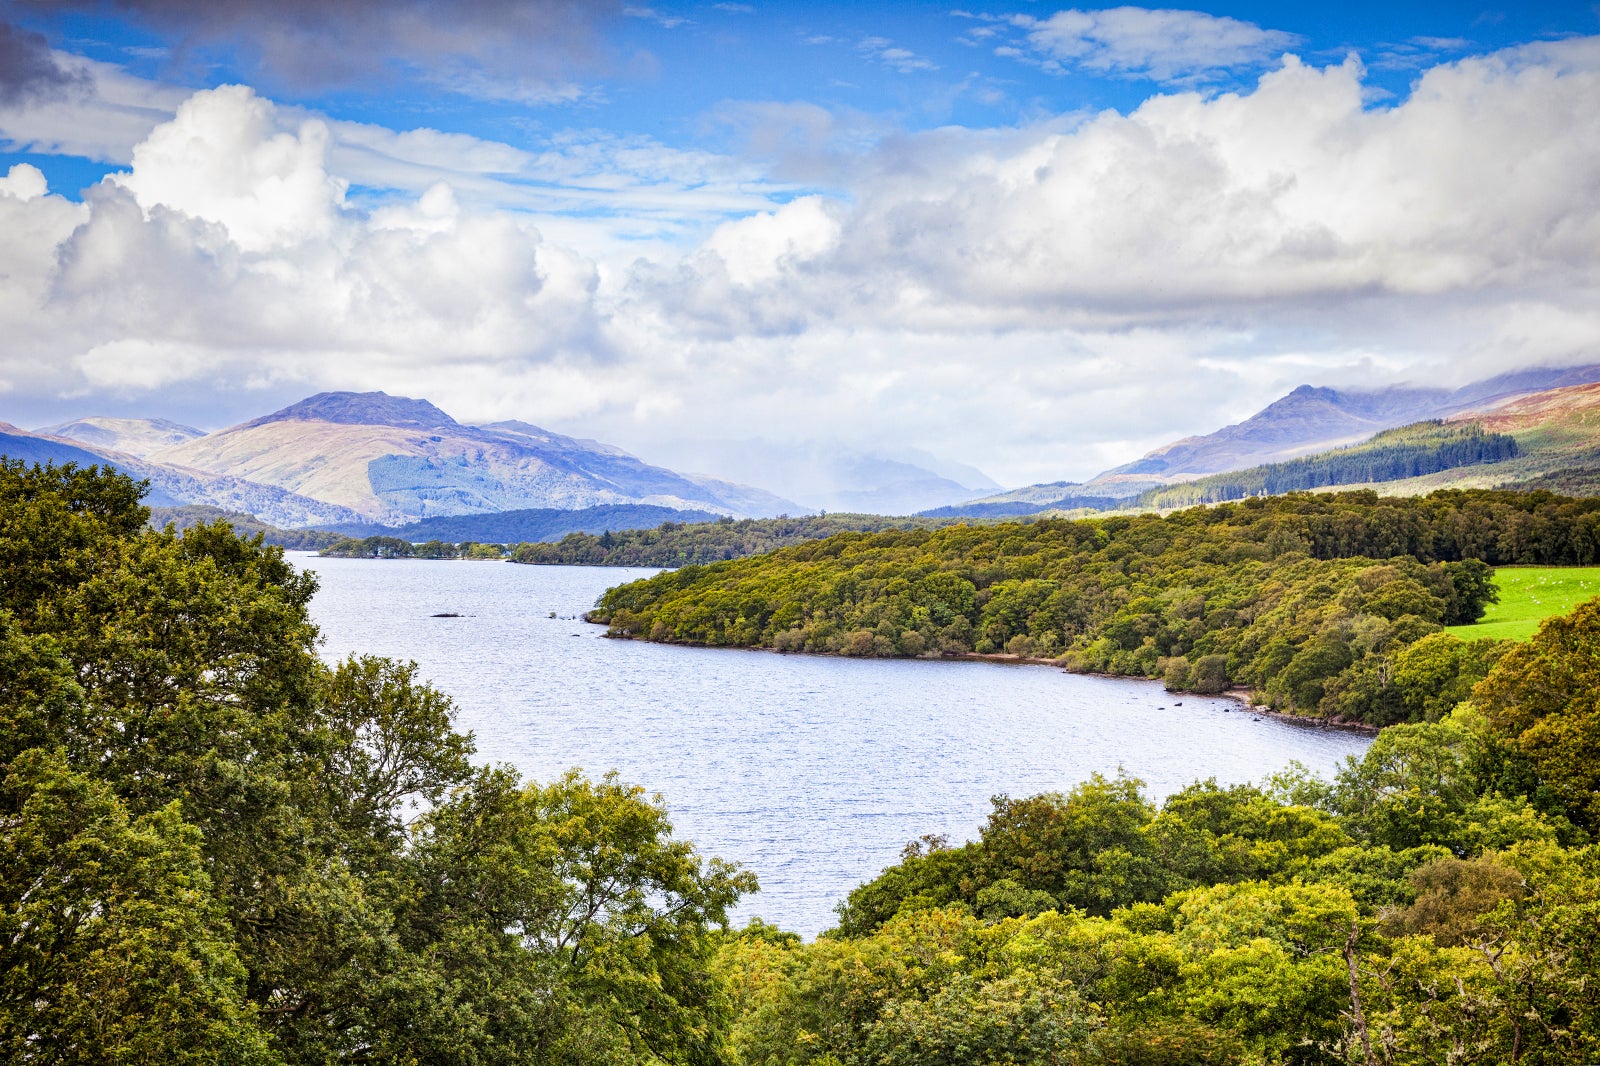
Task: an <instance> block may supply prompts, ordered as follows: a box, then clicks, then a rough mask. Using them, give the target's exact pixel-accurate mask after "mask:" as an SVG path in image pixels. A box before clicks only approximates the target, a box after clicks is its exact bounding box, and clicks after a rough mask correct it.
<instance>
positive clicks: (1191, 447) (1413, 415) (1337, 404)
mask: <svg viewBox="0 0 1600 1066" xmlns="http://www.w3.org/2000/svg"><path fill="white" fill-rule="evenodd" d="M1595 381H1600V365H1593V366H1583V367H1569V368H1534V369H1530V370H1518V371H1514V372H1512V373H1508V374H1501V375H1499V376H1498V377H1493V378H1490V379H1488V380H1487V381H1480V382H1475V383H1473V384H1471V385H1467V386H1465V387H1463V388H1460V389H1454V390H1447V389H1418V388H1396V389H1377V390H1353V389H1352V390H1340V389H1327V388H1314V387H1312V386H1310V385H1302V386H1300V387H1299V388H1298V389H1295V390H1294V391H1293V392H1291V393H1289V394H1288V395H1287V396H1284V397H1282V398H1281V399H1279V400H1275V401H1274V402H1272V403H1270V404H1268V405H1267V406H1266V407H1264V408H1262V409H1261V410H1260V411H1259V412H1257V413H1256V414H1254V415H1252V416H1250V417H1249V418H1247V419H1245V420H1244V421H1243V422H1240V423H1238V424H1236V425H1232V426H1224V427H1223V428H1222V429H1219V430H1217V431H1216V432H1215V433H1208V434H1206V435H1204V436H1200V437H1186V438H1184V439H1183V440H1180V441H1174V442H1173V443H1172V444H1168V445H1165V446H1163V447H1161V448H1157V449H1156V450H1155V451H1153V452H1151V453H1150V454H1148V455H1146V456H1144V457H1143V458H1142V459H1139V460H1136V461H1135V462H1132V463H1128V464H1126V465H1125V466H1120V467H1116V468H1114V469H1112V470H1108V471H1106V473H1104V474H1101V475H1100V476H1099V477H1097V478H1094V479H1093V480H1091V481H1090V482H1088V484H1089V485H1094V484H1095V483H1096V482H1099V481H1101V479H1104V478H1108V477H1113V476H1116V475H1136V476H1154V477H1158V478H1160V479H1162V480H1163V481H1180V480H1184V479H1186V478H1189V477H1197V476H1199V475H1202V474H1215V473H1221V472H1224V471H1229V470H1238V469H1242V468H1244V467H1247V466H1257V465H1261V464H1264V463H1276V462H1282V461H1284V460H1286V459H1294V458H1298V457H1299V456H1302V455H1309V454H1311V453H1313V452H1321V451H1327V450H1328V449H1330V448H1335V447H1338V446H1340V445H1342V444H1353V443H1355V442H1356V441H1359V440H1364V439H1366V438H1367V437H1370V436H1372V435H1373V434H1374V433H1377V432H1378V431H1380V430H1384V429H1393V428H1395V427H1397V426H1401V425H1406V424H1408V423H1411V422H1421V421H1424V420H1427V419H1433V418H1446V417H1449V416H1451V415H1455V414H1459V413H1461V412H1464V411H1471V410H1481V409H1482V408H1484V407H1486V406H1489V405H1491V404H1494V403H1497V402H1500V401H1503V400H1505V399H1507V398H1508V397H1514V396H1517V395H1521V394H1525V393H1530V392H1537V391H1545V390H1549V389H1554V388H1560V387H1564V386H1570V385H1578V384H1584V383H1589V382H1595Z"/></svg>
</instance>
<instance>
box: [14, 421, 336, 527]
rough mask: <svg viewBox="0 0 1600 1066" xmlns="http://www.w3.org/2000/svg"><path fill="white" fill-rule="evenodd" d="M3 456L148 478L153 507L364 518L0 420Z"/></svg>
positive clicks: (276, 517) (277, 518)
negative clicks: (105, 468)
mask: <svg viewBox="0 0 1600 1066" xmlns="http://www.w3.org/2000/svg"><path fill="white" fill-rule="evenodd" d="M0 455H4V456H5V457H6V458H8V459H20V460H22V461H23V462H27V463H55V464H56V465H58V466H60V465H63V464H65V463H76V464H77V465H78V466H110V467H113V468H115V469H117V470H119V471H121V472H122V473H124V474H127V475H128V476H129V477H132V478H136V479H140V480H144V481H148V482H150V490H149V492H148V493H147V494H146V496H145V498H144V502H145V504H146V505H147V506H150V507H178V506H182V505H185V504H201V505H206V506H211V507H220V508H222V509H224V510H228V511H244V512H248V513H250V514H253V515H258V516H260V518H261V519H262V520H264V521H266V522H269V523H271V524H273V525H276V526H285V527H295V526H308V525H317V524H323V523H334V522H358V521H360V520H361V516H360V515H359V514H357V513H356V512H355V511H352V510H350V509H349V508H347V507H340V506H338V505H337V504H331V503H326V502H324V501H322V500H314V499H311V498H309V497H306V496H301V495H298V494H296V493H293V492H287V491H285V490H284V489H282V488H279V487H278V486H276V485H262V484H259V483H256V482H252V481H249V480H246V479H244V478H237V477H232V476H229V475H226V474H215V473H212V472H210V471H207V470H195V469H192V468H187V467H182V466H175V465H171V464H167V463H158V462H152V461H151V460H148V459H141V458H140V457H138V456H136V455H129V454H127V453H125V452H118V451H113V450H112V449H110V448H103V447H99V446H97V445H92V444H86V443H81V442H78V441H72V440H68V439H66V438H64V437H55V436H49V435H46V434H42V433H30V432H28V431H27V430H24V429H18V428H17V427H16V426H13V425H10V424H8V423H5V422H0Z"/></svg>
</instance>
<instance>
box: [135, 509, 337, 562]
mask: <svg viewBox="0 0 1600 1066" xmlns="http://www.w3.org/2000/svg"><path fill="white" fill-rule="evenodd" d="M217 522H226V523H228V525H230V526H232V527H233V531H234V532H235V533H237V534H239V535H240V536H242V537H253V536H255V535H256V534H257V533H260V534H261V539H262V541H263V542H264V543H266V544H273V545H276V546H277V547H280V548H288V549H289V550H291V551H317V550H319V549H321V548H326V547H328V546H329V545H330V544H337V543H339V542H340V541H342V540H344V539H345V538H344V535H343V534H340V533H330V532H328V531H327V530H323V529H279V528H278V527H277V526H274V525H271V524H270V523H267V522H263V521H262V520H261V519H259V518H257V517H256V516H255V515H253V514H245V513H244V512H243V511H229V510H226V509H225V508H222V507H212V506H210V505H209V504H199V503H190V504H184V505H183V506H181V507H151V508H150V528H152V529H164V528H166V526H167V525H168V524H169V523H170V524H171V525H173V526H174V527H175V528H177V529H178V530H179V531H180V532H182V531H183V530H185V529H188V528H189V527H190V526H198V525H214V524H215V523H217Z"/></svg>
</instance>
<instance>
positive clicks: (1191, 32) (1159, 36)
mask: <svg viewBox="0 0 1600 1066" xmlns="http://www.w3.org/2000/svg"><path fill="white" fill-rule="evenodd" d="M1011 21H1012V23H1013V24H1014V25H1016V26H1019V27H1021V28H1022V29H1023V30H1025V31H1026V33H1027V42H1028V49H1027V51H1025V52H1024V51H1020V50H1017V49H1015V48H1010V49H1007V54H1014V55H1019V56H1020V55H1030V56H1032V57H1034V58H1036V59H1038V60H1039V61H1040V62H1041V64H1042V65H1043V66H1045V68H1046V69H1050V70H1066V69H1069V68H1074V67H1077V68H1082V69H1084V70H1089V71H1094V72H1096V73H1101V74H1115V75H1124V76H1128V77H1139V78H1150V79H1152V80H1155V81H1161V82H1171V81H1184V80H1196V79H1201V78H1204V77H1207V76H1209V75H1214V74H1218V73H1225V72H1229V71H1235V70H1240V69H1248V68H1253V67H1259V66H1261V65H1263V64H1265V63H1267V62H1270V61H1271V60H1274V59H1276V58H1277V57H1278V56H1279V55H1281V54H1283V52H1284V51H1285V50H1287V49H1290V48H1293V47H1294V46H1295V45H1296V44H1298V43H1299V41H1300V38H1299V37H1298V36H1296V35H1295V34H1292V33H1285V32H1283V31H1281V30H1267V29H1262V28H1261V27H1260V26H1257V25H1256V24H1255V23H1253V22H1244V21H1241V20H1239V19H1234V18H1228V17H1226V16H1222V15H1208V14H1206V13H1205V12H1202V11H1176V10H1171V9H1154V8H1143V7H1114V8H1106V9H1103V10H1099V11H1081V10H1077V9H1073V10H1067V11H1057V12H1056V13H1055V14H1053V15H1051V16H1050V17H1049V18H1044V19H1038V18H1034V17H1032V16H1029V15H1018V16H1015V17H1013V18H1012V20H1011Z"/></svg>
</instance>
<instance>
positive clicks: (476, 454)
mask: <svg viewBox="0 0 1600 1066" xmlns="http://www.w3.org/2000/svg"><path fill="white" fill-rule="evenodd" d="M152 458H155V459H158V460H160V461H162V462H169V463H181V464H183V465H186V466H192V467H198V468H200V469H202V470H209V471H213V472H215V473H218V474H228V475H232V476H235V477H241V478H246V479H248V480H251V481H257V482H262V483H264V484H269V485H276V486H279V487H280V488H283V489H286V490H289V491H291V492H294V493H297V494H300V495H304V496H309V497H312V498H315V499H319V500H327V501H329V502H331V503H336V504H339V505H340V506H342V507H346V508H349V509H351V510H352V511H355V512H357V513H358V514H359V515H360V516H361V517H362V518H363V519H365V520H367V521H371V522H377V523H383V524H389V525H399V524H405V523H408V522H411V521H415V520H418V519H423V518H434V517H442V516H448V515H463V514H489V513H498V512H501V511H509V510H519V509H526V508H533V507H543V508H552V509H560V510H574V509H581V508H586V507H596V506H604V505H613V504H653V505H657V506H661V507H668V508H673V509H677V510H705V511H711V512H715V513H718V514H731V515H736V516H744V515H756V514H778V513H782V512H786V511H796V510H799V509H800V508H799V505H798V504H795V503H794V502H792V501H790V500H786V499H782V498H780V497H778V496H774V495H772V494H770V493H767V492H763V491H761V490H759V489H751V488H746V487H744V486H739V485H728V484H724V483H721V482H717V481H712V480H709V479H700V478H690V477H685V476H684V475H682V474H678V473H675V472H673V471H671V470H667V469H664V468H662V467H657V466H651V465H650V464H648V463H646V462H644V461H643V460H641V459H639V458H637V457H635V456H633V455H630V454H628V453H627V452H624V451H622V450H621V449H619V448H615V447H612V446H610V445H606V444H600V443H598V442H595V441H586V440H578V439H576V438H572V437H565V436H562V435H561V434H558V433H552V432H550V431H548V430H545V429H541V428H540V427H538V426H533V425H529V424H527V423H525V422H499V423H495V424H494V425H489V426H471V425H463V424H461V423H459V422H457V421H456V420H455V419H453V418H451V417H450V416H449V415H448V414H446V413H445V412H443V411H441V410H440V409H439V408H437V407H435V406H434V405H433V404H431V403H429V402H427V401H426V400H416V399H409V398H406V397H396V396H389V395H387V394H385V393H381V392H371V393H348V392H333V393H320V394H318V395H316V396H312V397H309V398H307V399H305V400H302V401H300V402H299V403H296V404H292V405H290V406H289V407H286V408H284V409H283V410H281V411H275V412H273V413H272V414H270V415H266V416H263V417H261V418H257V419H253V420H252V421H249V422H246V423H244V424H242V425H238V426H234V427H232V428H230V429H224V430H219V431H217V432H215V433H210V434H207V435H206V436H204V437H199V438H197V439H195V440H191V441H188V442H186V443H184V444H180V445H176V446H174V447H170V448H165V449H162V450H161V451H159V452H156V453H153V455H152Z"/></svg>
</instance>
